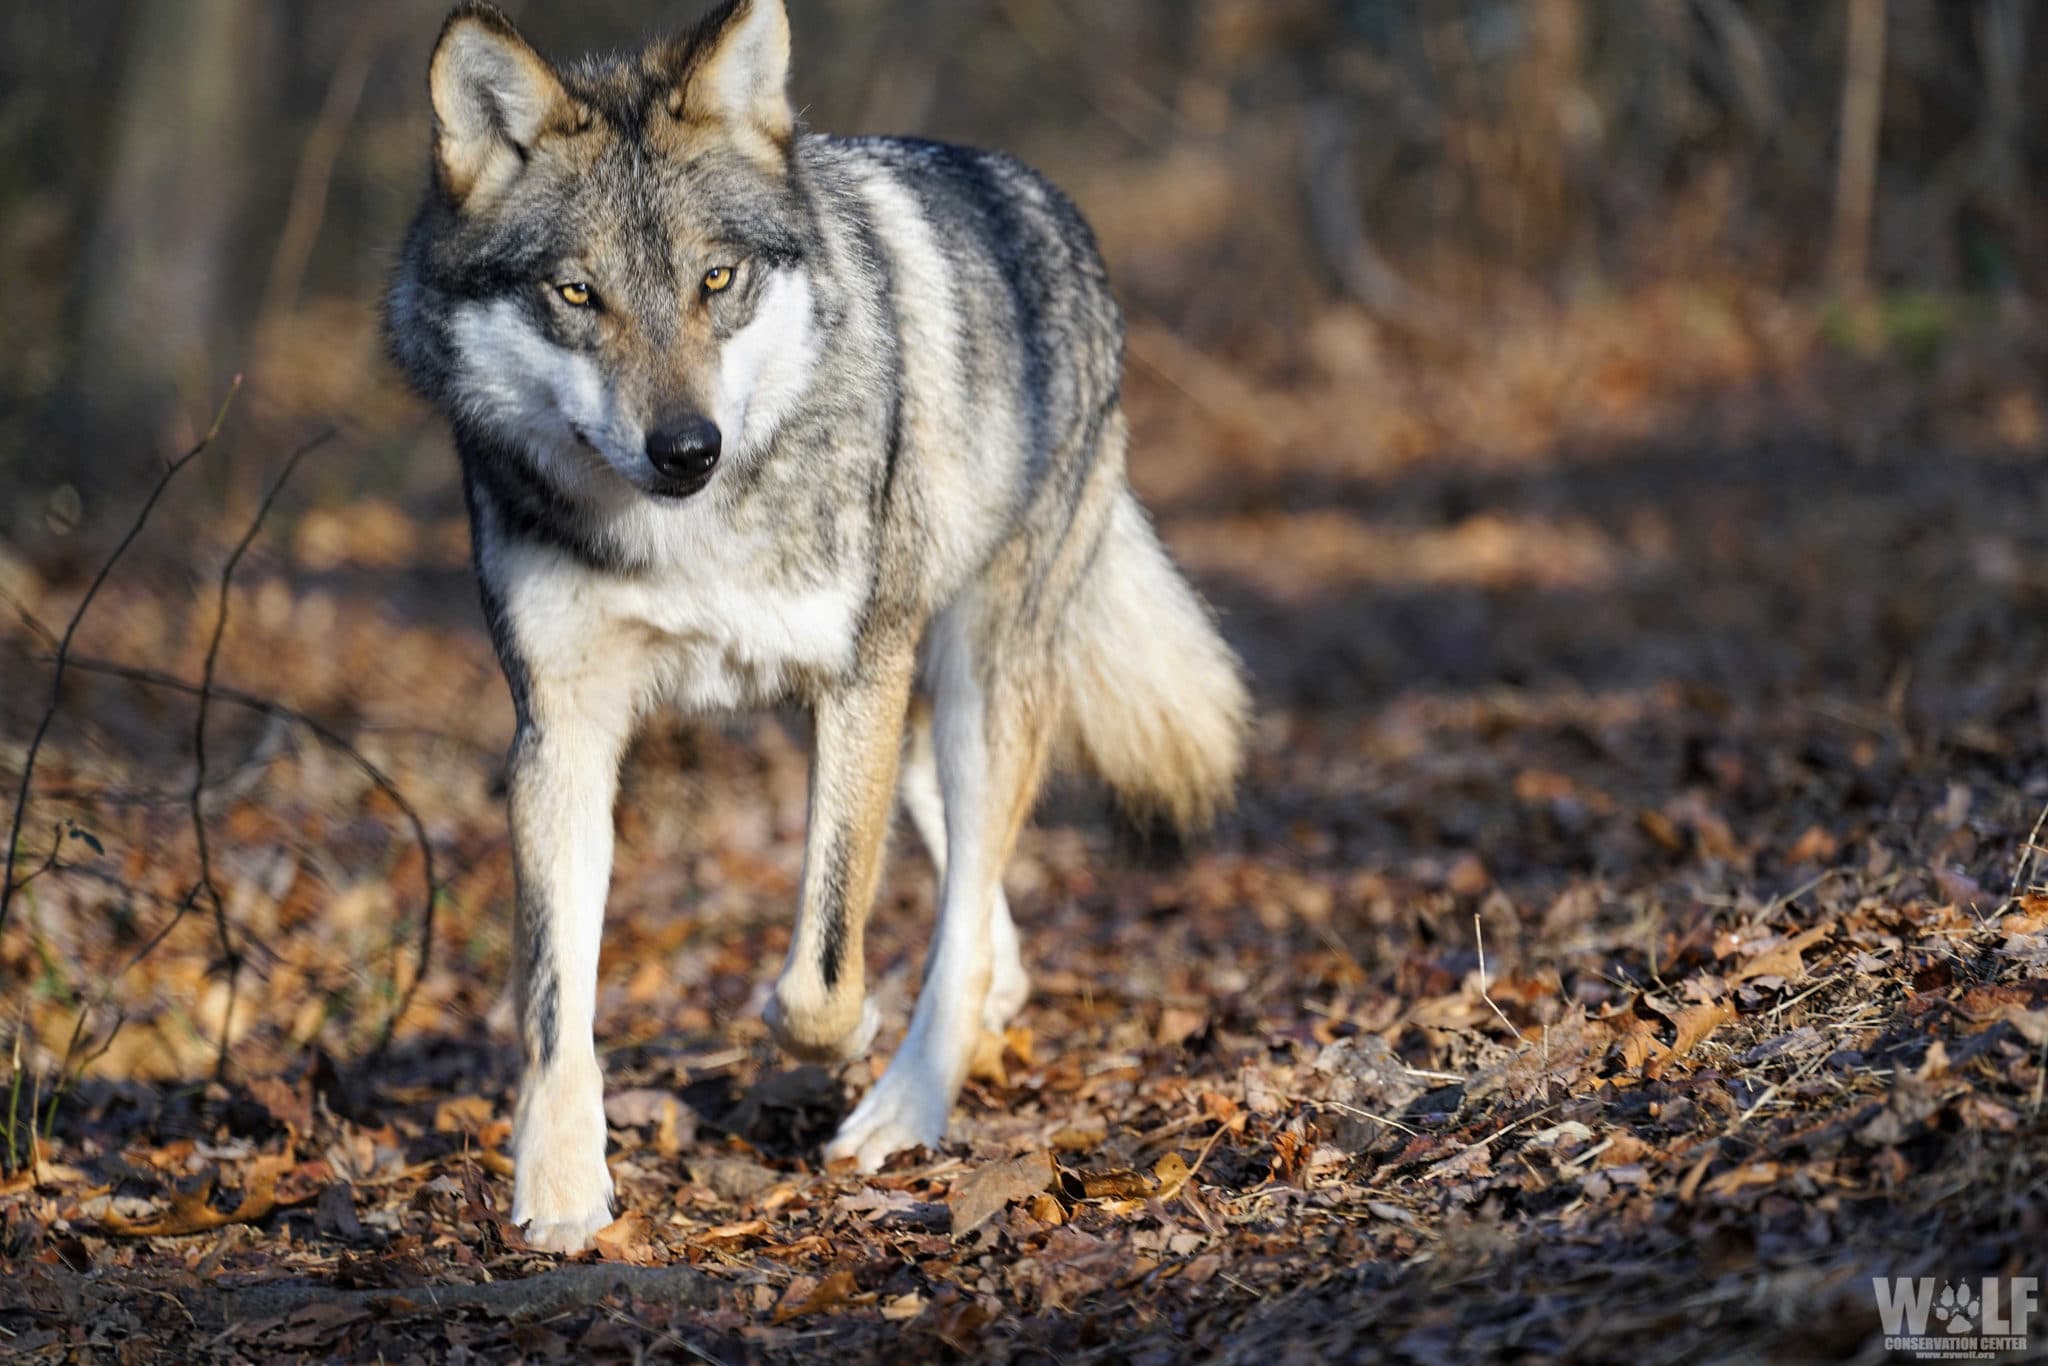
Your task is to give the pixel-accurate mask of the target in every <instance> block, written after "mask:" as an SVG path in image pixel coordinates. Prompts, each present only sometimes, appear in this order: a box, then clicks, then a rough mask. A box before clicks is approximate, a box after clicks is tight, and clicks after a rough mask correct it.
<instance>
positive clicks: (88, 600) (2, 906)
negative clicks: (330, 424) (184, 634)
mask: <svg viewBox="0 0 2048 1366" xmlns="http://www.w3.org/2000/svg"><path fill="white" fill-rule="evenodd" d="M241 388H242V377H241V376H240V375H236V376H235V378H234V381H233V382H232V383H231V384H229V385H228V393H227V397H226V398H224V399H222V400H221V404H220V411H219V412H217V413H215V414H214V415H213V425H212V426H211V427H208V428H207V429H206V435H205V436H202V437H200V438H199V441H198V443H197V444H196V445H194V446H193V447H192V449H190V450H188V451H186V452H185V453H184V454H183V455H181V456H179V457H178V458H177V459H175V460H173V461H171V463H170V464H169V465H167V466H166V467H165V468H164V472H163V473H162V474H161V475H159V476H158V477H157V481H156V487H155V488H152V489H151V490H150V491H149V497H147V498H145V499H144V500H143V502H142V508H141V510H140V511H139V512H137V513H136V514H135V521H134V522H133V523H132V524H131V525H130V526H129V528H128V532H127V534H126V535H124V536H123V537H121V540H120V542H119V543H118V544H117V545H115V547H114V549H113V553H112V554H110V555H108V556H107V558H106V560H105V562H104V563H102V564H101V565H100V568H99V572H98V573H97V574H94V575H93V578H92V582H91V583H90V584H88V585H87V586H86V590H85V596H84V597H82V598H80V599H79V600H78V606H77V607H76V608H74V609H73V610H72V613H71V620H70V621H69V622H68V623H67V624H66V625H65V627H64V637H63V639H62V640H60V641H58V642H57V655H56V668H55V669H54V670H53V671H52V674H51V677H50V700H49V702H48V703H47V704H46V705H45V706H44V708H43V715H42V719H41V720H39V721H37V722H36V730H35V734H34V735H33V736H32V737H30V739H29V742H28V753H27V754H26V755H25V756H24V757H23V759H22V761H21V786H20V788H19V789H18V790H17V791H16V792H15V794H14V820H13V823H12V824H11V825H10V826H9V828H8V831H7V864H6V869H5V871H4V872H0V934H4V933H5V932H6V930H7V913H8V911H10V910H11V909H13V906H14V892H15V886H14V863H15V858H16V856H17V853H18V846H19V844H20V843H21V822H22V818H23V817H24V816H26V815H27V814H28V793H29V784H30V782H31V781H32V780H33V779H34V778H35V772H36V756H37V754H38V753H40V752H41V750H42V747H43V738H44V737H45V736H46V735H48V734H49V731H50V725H51V723H52V722H54V721H55V720H56V719H57V706H58V704H59V703H60V702H61V701H62V700H63V697H64V670H65V666H66V665H67V664H68V663H69V662H70V657H71V640H72V637H74V636H76V635H77V634H78V627H79V624H80V623H81V622H83V621H84V620H85V614H86V611H87V609H89V608H90V607H91V606H92V602H93V599H94V598H96V597H98V596H99V591H100V588H101V586H102V585H104V584H105V583H106V581H107V576H108V575H109V574H111V573H113V572H114V566H115V565H116V564H117V563H119V562H120V559H121V557H122V556H123V555H125V554H126V553H127V552H128V547H129V546H131V545H133V544H134V543H135V538H136V537H137V536H140V535H141V534H142V528H143V526H144V525H145V524H146V523H147V522H148V521H149V515H150V513H152V512H154V511H155V510H156V505H157V502H158V501H159V500H160V499H161V498H162V497H163V496H164V490H165V489H167V488H169V487H170V486H171V480H173V479H175V478H177V477H178V472H179V471H180V470H182V469H184V468H185V467H186V466H187V465H189V464H191V463H192V462H193V461H194V460H197V459H198V458H199V456H200V453H201V452H203V451H204V450H205V449H206V448H207V447H208V446H210V445H212V444H213V441H214V438H215V437H217V436H219V435H220V428H221V424H222V423H223V422H225V421H227V416H228V408H229V406H230V405H232V404H233V403H234V401H235V395H236V394H237V393H239V392H240V391H241Z"/></svg>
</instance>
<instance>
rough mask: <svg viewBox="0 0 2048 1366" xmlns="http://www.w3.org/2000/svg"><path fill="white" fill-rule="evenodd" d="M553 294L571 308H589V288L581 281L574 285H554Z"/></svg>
mask: <svg viewBox="0 0 2048 1366" xmlns="http://www.w3.org/2000/svg"><path fill="white" fill-rule="evenodd" d="M555 293H557V294H559V295H561V296H562V302H563V303H565V304H567V305H569V307H571V308H588V307H590V286H589V285H586V284H584V283H583V282H582V281H580V280H579V281H577V282H576V283H574V284H567V285H556V286H555Z"/></svg>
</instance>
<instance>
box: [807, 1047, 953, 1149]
mask: <svg viewBox="0 0 2048 1366" xmlns="http://www.w3.org/2000/svg"><path fill="white" fill-rule="evenodd" d="M952 1108H953V1098H952V1097H951V1096H950V1095H948V1094H947V1093H946V1089H945V1088H944V1087H943V1086H940V1085H937V1084H936V1083H934V1082H932V1081H930V1080H929V1079H928V1078H926V1077H924V1076H922V1075H919V1074H918V1073H917V1072H915V1071H910V1072H899V1071H898V1070H897V1068H896V1066H895V1065H894V1064H891V1065H890V1068H889V1070H888V1071H887V1072H886V1073H884V1074H883V1076H882V1079H881V1080H880V1081H878V1082H876V1083H875V1085H874V1089H872V1090H870V1091H869V1092H868V1093H867V1095H866V1096H864V1097H862V1098H861V1102H860V1104H859V1105H856V1106H854V1108H853V1113H852V1114H850V1115H848V1116H847V1117H846V1120H845V1122H844V1123H842V1124H841V1125H840V1126H839V1132H838V1133H836V1134H834V1135H833V1136H832V1141H831V1142H830V1143H828V1144H826V1145H825V1160H826V1161H827V1162H837V1161H839V1160H841V1159H842V1158H849V1157H850V1158H852V1159H853V1160H854V1162H855V1163H856V1164H857V1165H858V1166H859V1168H860V1170H862V1171H863V1172H873V1171H880V1170H881V1167H882V1164H883V1163H884V1162H887V1161H888V1160H889V1158H890V1156H891V1155H893V1154H895V1153H900V1152H902V1151H904V1150H905V1149H907V1148H917V1147H924V1148H933V1149H936V1148H937V1147H938V1146H939V1144H940V1142H941V1141H943V1140H944V1138H945V1137H946V1116H947V1113H948V1112H949V1111H951V1110H952Z"/></svg>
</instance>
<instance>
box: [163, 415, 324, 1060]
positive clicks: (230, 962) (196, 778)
mask: <svg viewBox="0 0 2048 1366" xmlns="http://www.w3.org/2000/svg"><path fill="white" fill-rule="evenodd" d="M333 437H334V430H333V428H329V429H328V430H326V431H324V432H322V433H320V434H319V435H318V436H316V437H314V438H312V439H311V440H310V441H306V442H304V443H302V444H301V445H300V446H299V448H298V449H297V450H295V451H293V452H292V453H291V455H290V456H289V457H288V458H287V459H286V460H285V462H284V469H283V470H282V471H280V472H279V474H278V476H277V479H276V480H275V481H274V482H273V483H272V484H271V486H270V492H268V493H266V494H265V495H264V496H263V501H262V502H261V503H259V504H258V505H257V507H256V515H255V516H254V517H251V518H250V519H249V527H248V530H246V531H244V532H243V533H242V539H241V540H239V541H237V542H235V548H234V549H233V550H231V551H229V552H228V557H227V560H226V562H224V563H223V564H222V565H221V570H220V603H219V606H218V607H217V608H216V609H215V611H214V616H213V639H212V640H211V641H209V642H208V643H207V646H206V666H205V668H204V669H203V670H202V671H201V674H200V678H199V706H198V709H197V711H198V715H197V716H196V717H195V718H194V720H193V724H192V790H191V792H190V794H189V795H188V798H187V804H188V805H189V806H190V807H191V809H192V839H193V842H194V843H195V844H196V845H197V846H198V850H199V886H200V887H201V888H202V889H204V891H205V893H206V899H207V902H208V904H209V906H210V907H211V908H212V911H213V927H214V933H215V935H216V936H217V937H218V939H219V941H220V954H221V964H222V967H223V970H224V971H225V972H226V973H227V975H228V1005H227V1012H226V1013H225V1014H224V1015H223V1016H222V1017H221V1026H220V1052H219V1054H218V1055H217V1056H216V1057H215V1059H214V1071H215V1072H216V1073H217V1074H218V1073H224V1072H226V1071H227V1065H228V1037H229V1032H230V1029H231V1027H232V1026H233V1024H234V1018H235V990H236V987H237V985H238V984H239V982H240V979H241V972H242V959H241V955H240V954H238V953H236V952H235V946H234V939H233V935H232V934H231V932H230V930H229V926H228V914H227V906H226V904H225V903H224V902H223V901H222V900H221V897H220V888H219V887H218V886H217V885H215V883H214V880H213V858H212V854H211V851H210V850H209V849H208V847H207V843H206V814H205V811H204V805H205V803H204V801H203V798H204V797H205V794H206V720H207V714H208V712H209V710H210V707H209V705H208V704H209V703H210V702H211V701H212V700H213V674H214V669H215V668H216V667H217V666H218V664H219V663H220V643H221V640H222V639H223V638H224V637H225V636H226V635H227V629H228V598H229V590H230V589H231V588H232V587H233V585H234V578H235V570H236V568H237V567H238V566H240V564H241V563H242V557H243V556H244V555H246V554H248V553H249V547H250V546H252V545H254V544H255V542H256V535H257V533H258V532H260V531H261V530H262V529H263V521H264V519H265V518H266V517H268V516H269V515H270V509H271V508H272V507H274V506H276V504H277V498H278V495H279V494H281V493H283V492H284V486H285V484H286V483H287V482H289V481H290V479H291V477H292V474H293V472H294V471H295V470H297V469H298V467H299V462H300V461H301V460H303V459H305V458H306V456H308V455H310V454H311V453H312V452H314V451H316V450H318V449H319V448H320V447H322V446H324V445H326V444H327V443H328V442H329V441H330V440H332V439H333Z"/></svg>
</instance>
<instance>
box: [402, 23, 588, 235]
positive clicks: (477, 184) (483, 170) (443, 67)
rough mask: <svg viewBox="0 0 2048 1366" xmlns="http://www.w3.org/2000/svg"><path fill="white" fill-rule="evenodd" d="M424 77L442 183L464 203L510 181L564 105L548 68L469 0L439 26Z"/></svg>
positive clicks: (475, 202) (566, 103) (564, 95)
mask: <svg viewBox="0 0 2048 1366" xmlns="http://www.w3.org/2000/svg"><path fill="white" fill-rule="evenodd" d="M427 84H428V88H429V91H430V93H431V94H432V96H433V101H434V159H435V161H436V162H437V163H438V164H439V166H440V170H441V183H442V184H443V185H445V186H446V187H447V189H448V193H449V194H450V195H452V196H453V197H454V199H455V201H456V202H457V203H458V204H461V205H463V206H465V207H475V206H477V205H480V204H482V203H485V202H487V201H488V200H489V199H490V198H491V197H493V196H494V195H495V194H496V193H497V192H498V191H499V190H502V189H503V188H504V187H505V186H506V185H508V184H510V183H511V182H512V181H513V180H514V179H515V178H516V177H517V176H518V174H519V171H520V168H521V167H523V166H524V165H525V164H526V157H527V154H528V153H529V152H531V151H532V150H533V145H534V143H535V142H536V141H537V140H539V138H540V135H541V133H542V131H543V130H545V129H546V128H547V127H548V126H549V125H550V124H551V123H553V122H555V121H557V120H558V119H559V118H560V117H561V116H562V115H563V114H564V113H565V111H567V110H568V107H569V97H568V94H567V92H565V91H564V90H563V88H562V83H561V81H560V80H559V79H557V78H556V76H555V72H554V68H553V67H551V66H549V65H548V64H547V62H546V60H545V59H543V58H542V57H541V55H540V54H539V53H537V52H535V51H534V50H533V49H532V48H531V47H529V46H528V45H527V42H526V40H525V39H524V38H522V37H520V36H519V31H518V30H517V29H515V28H513V27H512V21H511V20H509V19H507V18H506V17H505V16H504V15H503V14H502V13H500V12H499V11H498V9H497V8H496V7H494V6H492V5H489V4H482V3H476V2H475V0H471V2H470V3H465V4H463V5H461V6H460V7H458V8H457V9H456V11H455V13H454V14H452V15H450V16H449V18H448V23H447V25H446V26H445V27H443V28H442V30H441V41H440V42H438V43H436V44H435V45H434V60H433V62H432V64H431V65H430V66H429V67H428V69H427Z"/></svg>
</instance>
